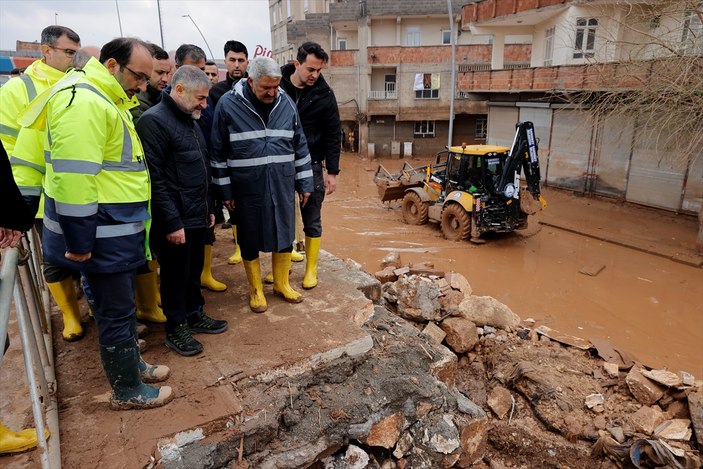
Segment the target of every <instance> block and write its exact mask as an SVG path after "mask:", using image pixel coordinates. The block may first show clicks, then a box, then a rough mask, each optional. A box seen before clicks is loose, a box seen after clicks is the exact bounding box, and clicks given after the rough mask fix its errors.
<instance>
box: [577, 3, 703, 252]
mask: <svg viewBox="0 0 703 469" xmlns="http://www.w3.org/2000/svg"><path fill="white" fill-rule="evenodd" d="M607 3H609V4H610V7H611V9H609V10H608V14H609V16H608V18H607V20H608V21H609V22H611V25H617V27H614V28H613V27H611V28H608V31H610V33H611V34H612V37H607V38H606V40H605V43H606V44H605V47H608V48H609V50H610V51H611V55H610V56H609V60H610V61H612V62H614V63H603V61H602V60H599V62H598V63H596V61H595V60H593V63H591V64H589V65H587V69H588V70H587V74H588V75H590V76H591V79H590V80H588V81H589V82H590V83H592V84H593V86H586V88H587V89H584V90H583V91H582V92H579V93H576V94H572V95H570V96H568V97H567V99H568V100H569V101H570V102H572V103H574V104H578V105H580V106H581V107H582V108H584V109H587V110H588V112H589V113H590V114H591V117H592V118H593V119H594V121H597V120H599V119H603V118H620V119H624V120H630V121H634V122H635V123H636V125H637V127H638V129H639V130H641V132H642V133H643V134H646V135H650V136H651V137H652V140H653V141H654V142H655V145H656V151H657V154H658V155H660V161H659V162H660V163H664V162H665V163H667V164H675V165H677V166H681V165H683V166H684V167H690V165H693V163H694V162H695V160H696V159H697V158H701V157H703V2H702V1H700V0H658V1H618V2H616V5H617V8H615V9H613V8H612V5H613V3H612V2H607ZM604 12H605V11H604ZM613 12H615V13H613ZM604 14H605V13H604ZM603 34H605V33H603ZM665 160H666V161H665ZM699 225H700V230H699V233H698V246H699V248H700V249H701V250H703V208H702V209H701V212H700V214H699Z"/></svg>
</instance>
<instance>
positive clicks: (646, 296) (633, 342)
mask: <svg viewBox="0 0 703 469" xmlns="http://www.w3.org/2000/svg"><path fill="white" fill-rule="evenodd" d="M342 161H343V164H342V169H343V171H342V173H341V174H340V176H339V181H338V190H337V192H336V193H335V194H333V195H332V196H330V197H328V198H327V200H326V202H325V206H324V209H323V226H324V235H323V243H322V247H323V249H325V250H327V251H329V252H332V253H333V254H335V255H337V256H339V257H341V258H351V259H354V260H356V261H357V262H358V263H360V264H361V265H362V267H363V268H364V270H366V271H367V272H370V273H374V272H376V271H378V270H380V267H379V266H380V262H381V259H382V258H383V257H384V256H385V255H387V254H388V253H389V252H391V251H395V252H398V253H399V254H400V256H401V260H402V262H403V263H404V264H408V263H416V262H422V261H432V262H434V265H435V267H436V268H437V269H440V270H454V271H457V272H460V273H461V274H463V275H464V276H465V277H466V278H467V279H468V280H469V283H470V284H471V286H472V287H473V290H474V294H475V295H487V296H492V297H495V298H496V299H498V300H499V301H501V302H503V303H505V304H506V305H508V306H509V307H510V308H511V309H512V310H513V311H514V312H515V313H516V314H518V315H519V316H520V317H521V318H522V319H526V318H533V319H535V320H536V321H537V323H538V324H544V325H547V326H549V327H550V328H552V329H556V330H558V331H560V332H562V333H565V334H570V335H574V336H577V337H581V338H584V339H589V338H599V339H607V340H609V341H610V343H611V344H613V345H614V346H616V347H619V348H620V349H622V350H624V351H627V352H630V353H632V354H633V355H634V356H635V357H636V358H637V359H638V360H639V361H640V362H642V363H643V364H645V365H648V366H652V367H657V368H666V369H669V370H671V371H679V370H685V371H688V372H690V373H693V374H695V376H696V377H697V378H698V379H703V269H701V268H699V267H694V266H690V265H686V264H684V263H679V262H675V261H672V260H670V259H667V258H664V257H661V256H657V255H653V254H650V253H646V252H641V251H638V250H635V249H631V248H628V247H624V246H621V245H618V244H616V243H612V242H607V241H603V240H598V239H594V238H593V237H588V236H583V235H580V234H578V233H573V232H569V231H565V230H562V229H559V228H555V227H552V226H548V225H544V224H541V223H539V220H540V219H541V218H540V216H538V217H537V219H532V220H531V221H530V226H529V228H528V229H527V230H525V231H523V232H518V233H515V234H510V235H500V236H497V237H494V238H491V239H490V240H489V241H488V242H487V243H486V244H483V245H474V244H471V243H469V242H466V241H464V242H452V241H448V240H446V239H444V238H443V237H442V235H441V233H440V230H439V227H438V226H437V225H433V224H428V225H423V226H412V225H407V224H405V223H403V221H402V215H401V211H400V201H397V202H393V203H390V204H388V203H385V204H384V203H381V202H380V200H379V198H378V195H377V190H376V186H375V184H374V183H373V174H374V172H375V170H376V168H377V167H378V164H379V161H378V160H367V159H362V158H360V157H358V156H356V155H354V154H348V153H347V154H344V156H343V160H342ZM381 163H383V164H384V166H386V167H387V168H389V169H391V170H397V169H398V168H399V167H400V165H401V164H402V163H401V162H399V161H391V160H383V161H381ZM412 163H413V164H414V165H420V164H423V163H424V161H413V162H412ZM550 197H551V198H552V202H551V203H553V204H555V206H556V205H558V204H562V205H561V206H562V207H563V206H564V204H568V203H569V200H568V199H569V197H574V196H573V195H571V194H568V193H564V192H555V193H553V194H550ZM606 205H607V204H606ZM549 209H550V207H549V206H548V207H547V210H549ZM565 213H566V215H565V216H568V217H574V218H575V219H578V217H579V216H580V214H579V213H578V210H573V211H568V210H567V211H566V212H565ZM602 215H603V218H602V223H605V224H607V225H610V224H612V226H609V227H608V226H606V227H607V228H612V230H614V231H615V232H617V231H618V230H619V229H620V226H619V220H620V219H622V217H623V215H622V214H619V215H618V216H617V217H609V214H608V213H603V214H602ZM642 222H643V223H646V220H644V221H642ZM599 223H601V222H599ZM638 229H639V228H638ZM641 229H643V230H647V227H646V225H645V226H644V227H642V228H641ZM686 235H688V233H686ZM667 236H668V235H667ZM691 236H692V239H695V233H691ZM670 238H671V239H673V235H672V236H670ZM661 241H662V242H666V241H667V240H666V239H663V240H661ZM594 265H595V266H600V267H602V270H601V271H600V272H599V273H598V274H597V275H595V276H590V275H584V274H583V273H580V272H579V271H580V270H582V269H583V268H584V266H594Z"/></svg>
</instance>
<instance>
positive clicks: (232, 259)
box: [227, 225, 242, 265]
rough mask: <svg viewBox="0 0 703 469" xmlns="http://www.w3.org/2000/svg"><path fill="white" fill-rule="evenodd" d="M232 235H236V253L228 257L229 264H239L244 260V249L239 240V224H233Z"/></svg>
mask: <svg viewBox="0 0 703 469" xmlns="http://www.w3.org/2000/svg"><path fill="white" fill-rule="evenodd" d="M232 236H233V237H234V254H232V255H231V256H229V258H228V259H227V263H228V264H232V265H234V264H239V263H240V262H242V250H241V249H240V247H239V243H238V242H237V225H232Z"/></svg>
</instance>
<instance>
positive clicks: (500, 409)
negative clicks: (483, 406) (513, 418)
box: [488, 386, 513, 420]
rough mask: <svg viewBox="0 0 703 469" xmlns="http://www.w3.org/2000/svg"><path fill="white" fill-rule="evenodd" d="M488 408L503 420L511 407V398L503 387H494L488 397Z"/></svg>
mask: <svg viewBox="0 0 703 469" xmlns="http://www.w3.org/2000/svg"><path fill="white" fill-rule="evenodd" d="M488 407H490V408H491V410H492V411H493V413H495V414H496V416H497V417H498V418H499V419H501V420H503V419H504V418H505V416H506V415H508V412H509V411H510V409H511V408H512V407H513V397H512V395H511V394H510V391H508V390H507V389H505V388H504V387H503V386H496V387H495V388H493V390H492V391H491V393H490V394H489V395H488Z"/></svg>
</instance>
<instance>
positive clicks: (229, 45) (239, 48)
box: [225, 41, 249, 59]
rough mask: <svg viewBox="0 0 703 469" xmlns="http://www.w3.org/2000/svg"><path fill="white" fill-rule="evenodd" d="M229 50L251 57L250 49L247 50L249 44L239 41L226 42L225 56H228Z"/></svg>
mask: <svg viewBox="0 0 703 469" xmlns="http://www.w3.org/2000/svg"><path fill="white" fill-rule="evenodd" d="M227 52H236V53H238V54H244V57H246V58H247V59H248V58H249V51H248V50H247V46H245V45H244V44H242V43H241V42H239V41H227V42H225V56H227Z"/></svg>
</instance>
